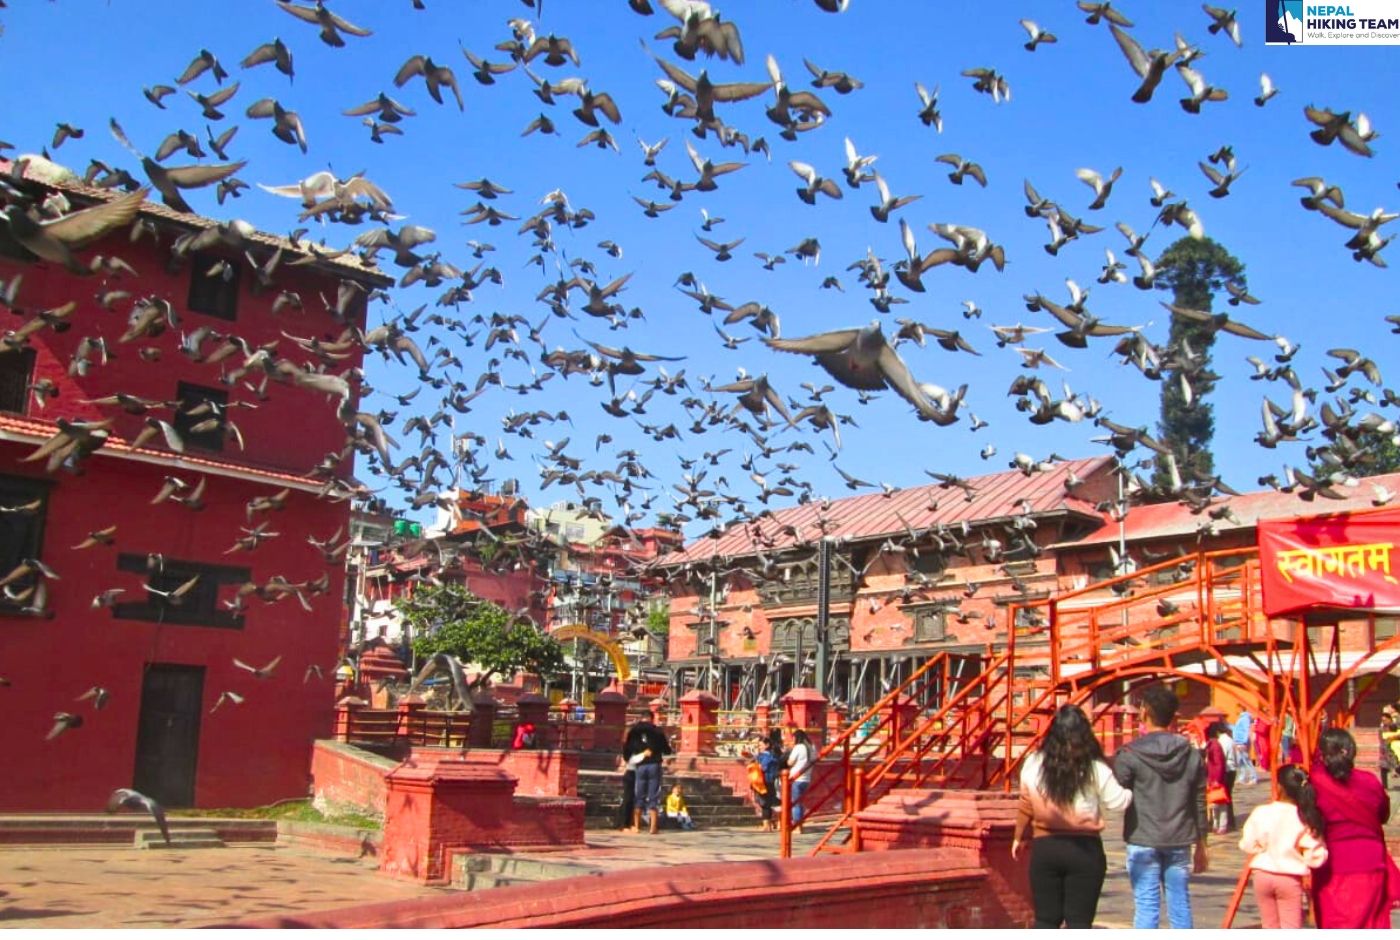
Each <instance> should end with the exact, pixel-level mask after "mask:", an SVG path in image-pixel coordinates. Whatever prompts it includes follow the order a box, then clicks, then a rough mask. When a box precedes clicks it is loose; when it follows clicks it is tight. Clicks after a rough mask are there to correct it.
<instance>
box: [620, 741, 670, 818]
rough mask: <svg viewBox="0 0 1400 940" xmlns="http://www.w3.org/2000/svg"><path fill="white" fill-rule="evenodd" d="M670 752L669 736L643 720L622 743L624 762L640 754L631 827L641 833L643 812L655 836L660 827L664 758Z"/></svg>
mask: <svg viewBox="0 0 1400 940" xmlns="http://www.w3.org/2000/svg"><path fill="white" fill-rule="evenodd" d="M670 753H671V744H670V742H669V741H667V740H666V734H665V732H663V731H662V730H661V729H660V728H658V727H657V726H656V725H654V724H652V723H651V722H650V721H649V720H647V719H645V718H643V719H642V720H641V721H639V722H637V723H636V724H635V725H633V726H632V727H631V728H629V729H628V730H627V739H626V740H625V741H623V744H622V759H623V760H625V761H628V762H631V760H632V758H633V757H636V756H638V755H641V761H640V762H639V763H638V764H637V768H636V773H637V778H636V803H635V806H634V809H633V810H632V828H633V829H634V830H640V829H641V825H642V813H643V812H645V813H648V814H649V815H648V820H649V823H650V831H651V833H652V834H653V835H655V834H656V833H657V832H658V831H659V830H660V827H661V759H662V758H663V757H665V756H666V755H667V754H670Z"/></svg>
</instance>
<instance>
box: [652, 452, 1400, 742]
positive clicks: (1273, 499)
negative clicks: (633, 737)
mask: <svg viewBox="0 0 1400 940" xmlns="http://www.w3.org/2000/svg"><path fill="white" fill-rule="evenodd" d="M1369 482H1375V483H1377V484H1380V485H1381V486H1383V487H1386V488H1389V489H1390V490H1392V491H1393V490H1394V489H1395V488H1396V486H1397V484H1400V474H1391V475H1389V476H1384V477H1377V478H1375V479H1374V481H1369ZM966 484H967V487H966V489H963V488H959V487H958V486H947V485H943V484H933V485H929V486H920V487H913V488H910V489H907V490H899V491H895V492H893V493H892V494H890V495H888V496H886V495H885V494H884V493H875V494H870V495H863V496H855V497H849V498H846V499H838V500H831V501H830V502H828V503H826V504H825V505H822V504H819V503H809V504H807V505H804V506H797V507H793V508H790V509H783V510H778V511H776V512H774V513H773V514H772V516H770V517H766V518H763V519H760V520H758V521H756V522H750V523H748V524H745V525H742V526H732V527H731V528H729V529H728V530H727V531H725V532H724V533H723V534H722V535H721V536H720V537H719V538H718V539H713V538H708V537H707V538H703V539H700V540H697V541H694V542H692V543H690V544H689V545H687V546H686V548H685V551H684V552H682V553H676V554H674V555H671V556H668V557H667V558H665V559H664V560H663V562H662V570H663V571H665V572H666V573H667V575H668V576H669V578H670V581H669V591H670V594H671V644H670V651H669V656H668V662H667V665H668V667H669V668H670V670H671V671H672V674H673V676H674V681H673V683H672V689H673V691H678V692H684V691H686V690H688V689H690V688H694V687H697V686H698V687H701V688H707V689H710V690H711V691H714V692H715V693H716V694H717V695H719V697H720V698H721V701H722V703H723V705H724V707H735V708H747V707H751V706H752V705H753V704H754V703H755V702H758V701H765V700H771V699H773V698H774V697H775V696H777V695H780V694H782V693H784V692H786V691H787V690H788V689H790V688H792V687H793V686H794V685H812V684H813V678H814V676H813V672H814V668H815V659H816V657H815V652H814V650H815V647H816V642H817V636H816V626H817V623H816V620H817V589H818V562H817V543H818V542H819V540H820V539H821V538H822V537H823V536H826V537H828V538H830V539H832V540H833V557H834V560H833V563H832V568H831V594H830V598H831V601H830V607H829V618H830V619H829V624H830V626H829V634H828V642H829V651H830V653H829V656H830V664H831V665H830V670H829V679H828V683H827V686H826V688H825V689H824V690H823V691H824V692H825V693H826V694H827V695H828V696H829V697H832V698H835V699H837V700H840V701H844V702H846V703H849V704H850V705H851V706H852V707H853V708H855V709H858V708H859V706H861V705H868V704H870V703H873V702H874V701H876V700H877V699H878V698H879V697H880V695H881V694H882V690H883V689H885V688H888V687H889V686H890V685H891V684H897V683H898V682H899V681H900V680H902V679H903V678H906V677H907V676H909V675H910V673H911V672H912V670H914V669H916V668H917V667H918V666H919V665H921V664H922V663H923V662H924V661H925V660H926V659H927V658H928V657H930V656H932V655H933V654H935V653H937V652H944V651H946V652H950V653H954V654H956V653H960V652H961V653H967V654H969V655H977V654H982V653H985V652H987V651H988V650H989V649H990V650H1000V649H1003V648H1004V647H1005V645H1006V643H1007V629H1008V625H1009V620H1010V615H1009V610H1008V608H1009V605H1011V604H1017V605H1024V604H1026V603H1027V602H1030V601H1036V600H1040V599H1044V598H1048V597H1050V596H1051V595H1052V594H1060V593H1062V592H1067V591H1072V590H1079V589H1083V588H1086V587H1091V586H1092V585H1093V584H1094V583H1095V582H1099V581H1104V580H1106V579H1108V578H1110V577H1112V576H1113V575H1114V574H1115V573H1119V574H1125V573H1129V572H1131V571H1135V570H1139V569H1142V568H1146V567H1149V566H1150V565H1152V564H1154V563H1156V562H1159V561H1162V560H1164V559H1167V558H1172V557H1177V556H1183V560H1184V561H1189V559H1187V558H1185V557H1184V556H1191V555H1194V554H1195V553H1196V552H1197V551H1198V550H1203V551H1228V550H1229V549H1232V548H1239V549H1241V550H1242V551H1244V550H1246V549H1250V548H1252V547H1253V546H1254V545H1255V541H1256V532H1255V526H1256V523H1257V521H1258V520H1259V519H1261V518H1286V517H1292V516H1300V515H1309V514H1314V513H1322V512H1342V511H1356V510H1360V509H1366V508H1370V507H1371V505H1372V502H1371V501H1372V499H1373V496H1374V491H1373V490H1372V488H1371V486H1370V485H1368V481H1363V482H1362V484H1361V485H1360V486H1358V487H1357V488H1355V489H1354V490H1352V491H1349V494H1348V498H1347V499H1345V500H1340V501H1336V500H1327V501H1322V500H1319V501H1318V502H1316V503H1308V502H1304V501H1303V500H1301V499H1299V498H1298V497H1297V496H1294V495H1292V494H1285V493H1279V492H1276V491H1274V490H1266V491H1264V492H1260V493H1247V494H1244V495H1242V496H1238V497H1231V498H1229V499H1228V500H1223V499H1222V500H1220V501H1219V502H1218V504H1217V505H1215V506H1212V507H1211V508H1212V509H1214V510H1216V511H1217V512H1218V513H1220V515H1221V518H1214V517H1212V516H1211V515H1209V514H1208V513H1206V512H1201V513H1193V512H1192V511H1191V509H1190V508H1189V507H1187V506H1185V505H1183V504H1181V503H1179V502H1172V503H1161V504H1154V505H1140V506H1133V507H1132V508H1131V510H1130V511H1129V512H1128V513H1127V515H1126V516H1125V517H1123V519H1122V525H1121V527H1120V524H1119V522H1118V521H1116V519H1115V517H1114V516H1113V515H1111V514H1110V513H1109V512H1106V511H1103V510H1101V509H1099V508H1096V507H1099V506H1102V505H1104V504H1106V503H1112V502H1113V501H1114V500H1115V499H1116V496H1117V489H1118V484H1117V478H1116V476H1115V475H1114V472H1113V465H1112V460H1111V458H1108V457H1103V458H1093V459H1085V460H1074V461H1068V462H1065V463H1061V464H1057V465H1055V466H1054V467H1053V468H1051V469H1049V470H1045V471H1042V472H1036V473H1033V474H1030V475H1027V474H1024V473H1022V472H1020V471H1014V470H1013V471H1008V472H1005V473H997V474H991V475H987V476H982V477H974V478H971V479H970V480H968V481H966ZM1227 504H1228V506H1229V508H1230V514H1228V515H1226V514H1224V513H1223V510H1222V509H1221V507H1223V506H1225V505H1227ZM1115 555H1119V556H1120V559H1119V560H1120V561H1121V559H1122V558H1124V557H1125V558H1126V559H1127V560H1126V561H1121V565H1120V567H1118V568H1117V570H1116V571H1115ZM1173 576H1174V572H1173V571H1172V570H1166V571H1163V572H1160V573H1154V574H1152V575H1150V576H1145V577H1144V578H1143V579H1142V584H1143V585H1144V586H1146V585H1148V584H1149V583H1150V584H1154V585H1155V584H1160V583H1163V581H1162V579H1170V578H1172V577H1173ZM1129 589H1130V590H1131V589H1132V586H1131V585H1130V586H1129ZM1188 593H1190V591H1189V590H1188V588H1187V587H1183V596H1182V597H1181V598H1180V599H1179V600H1180V601H1181V602H1182V603H1183V604H1186V603H1190V602H1192V601H1193V600H1194V597H1187V596H1186V594H1188ZM1110 596H1111V595H1110V592H1109V591H1108V590H1107V589H1104V590H1101V591H1093V590H1090V591H1088V592H1087V593H1086V594H1085V595H1084V596H1083V597H1082V598H1074V599H1071V600H1069V601H1067V602H1065V603H1064V604H1062V606H1061V610H1062V611H1069V610H1073V609H1074V608H1075V607H1076V606H1077V605H1078V606H1083V607H1090V606H1093V605H1095V604H1099V603H1102V602H1103V601H1104V600H1105V599H1106V598H1108V597H1110ZM1151 613H1152V611H1151V609H1150V608H1149V609H1148V610H1146V611H1138V612H1137V613H1136V614H1134V616H1138V615H1149V616H1150V614H1151ZM1036 615H1037V612H1036V611H1035V610H1026V611H1022V622H1020V623H1018V624H1017V625H1016V629H1017V655H1018V661H1023V660H1024V661H1025V662H1027V663H1034V662H1036V661H1037V657H1040V658H1041V659H1042V660H1045V659H1048V657H1049V656H1051V655H1053V651H1051V650H1050V649H1048V646H1047V644H1046V640H1045V631H1044V630H1043V629H1040V628H1041V627H1043V626H1044V624H1038V623H1036V622H1033V621H1034V618H1035V617H1036ZM1398 623H1400V618H1396V617H1366V616H1359V617H1354V618H1350V619H1348V618H1337V617H1335V616H1334V617H1332V618H1330V619H1328V618H1323V619H1322V620H1318V621H1316V622H1314V623H1312V624H1311V629H1312V630H1313V631H1314V632H1313V642H1314V644H1315V645H1318V644H1321V645H1322V646H1323V647H1331V646H1332V645H1333V640H1334V639H1335V641H1336V647H1337V649H1338V650H1339V651H1340V653H1341V657H1340V659H1341V662H1342V664H1343V665H1344V666H1345V665H1346V664H1347V663H1349V662H1353V661H1355V659H1356V657H1359V656H1360V655H1362V653H1363V652H1364V651H1365V650H1367V649H1368V648H1370V645H1371V644H1372V643H1373V642H1374V641H1375V640H1376V639H1385V638H1386V637H1389V636H1393V635H1394V633H1395V631H1396V629H1397V624H1398ZM1144 626H1146V624H1144ZM1270 629H1273V630H1275V631H1289V630H1292V629H1295V626H1294V624H1292V623H1290V622H1276V623H1273V624H1271V625H1270ZM1246 665H1247V664H1246ZM1360 681H1364V682H1367V683H1368V684H1369V683H1380V684H1381V686H1380V687H1378V689H1377V691H1379V692H1382V693H1384V694H1386V695H1388V696H1389V698H1390V700H1394V699H1395V698H1396V693H1397V692H1400V686H1397V683H1396V680H1395V678H1394V677H1392V676H1382V675H1376V676H1371V677H1369V678H1367V679H1363V680H1360ZM1361 691H1364V689H1360V688H1359V683H1358V688H1357V689H1355V690H1350V693H1359V692H1361ZM1350 693H1349V694H1350ZM1191 694H1192V695H1193V696H1195V697H1197V698H1199V699H1200V700H1199V701H1195V700H1194V699H1193V701H1192V702H1189V703H1188V704H1194V705H1204V704H1206V702H1207V701H1208V698H1207V697H1206V696H1207V695H1208V693H1207V692H1206V690H1204V689H1203V688H1200V689H1193V690H1191ZM1381 700H1382V699H1381V698H1377V699H1376V701H1377V702H1379V701H1381ZM1225 704H1227V705H1228V703H1225ZM1378 707H1379V705H1378V704H1377V705H1376V706H1375V708H1378ZM1372 710H1373V711H1374V710H1375V709H1372ZM857 713H859V712H858V711H857ZM1365 720H1369V719H1368V718H1367V716H1365V715H1363V721H1365Z"/></svg>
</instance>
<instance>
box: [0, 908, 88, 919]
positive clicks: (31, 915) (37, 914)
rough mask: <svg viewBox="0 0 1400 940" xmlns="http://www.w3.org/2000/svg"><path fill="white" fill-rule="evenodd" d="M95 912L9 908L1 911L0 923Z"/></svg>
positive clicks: (65, 909)
mask: <svg viewBox="0 0 1400 940" xmlns="http://www.w3.org/2000/svg"><path fill="white" fill-rule="evenodd" d="M92 913H95V912H94V911H89V910H78V909H76V908H67V907H60V908H26V907H7V908H5V909H4V910H0V921H6V920H41V919H44V918H48V917H76V916H81V915H83V914H92Z"/></svg>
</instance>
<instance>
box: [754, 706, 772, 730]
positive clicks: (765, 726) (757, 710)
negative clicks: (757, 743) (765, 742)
mask: <svg viewBox="0 0 1400 940" xmlns="http://www.w3.org/2000/svg"><path fill="white" fill-rule="evenodd" d="M753 725H754V728H755V729H756V730H757V731H758V733H759V735H760V736H762V737H763V738H765V739H766V738H767V737H768V731H769V730H770V729H771V728H772V727H773V706H772V705H769V704H768V703H767V702H759V703H758V704H757V705H755V706H754V707H753Z"/></svg>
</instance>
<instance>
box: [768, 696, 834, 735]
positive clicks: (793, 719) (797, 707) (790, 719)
mask: <svg viewBox="0 0 1400 940" xmlns="http://www.w3.org/2000/svg"><path fill="white" fill-rule="evenodd" d="M779 701H780V704H781V705H782V706H783V726H784V727H786V728H794V729H795V728H801V729H802V730H803V731H806V732H807V736H808V737H809V738H811V739H812V743H813V744H815V745H816V746H817V748H818V749H820V748H821V747H822V745H823V744H824V743H825V741H826V696H825V695H822V694H821V693H820V692H818V691H817V690H816V689H808V688H800V689H793V690H792V691H791V692H789V693H788V694H787V695H784V696H783V697H782V699H780V700H779Z"/></svg>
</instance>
